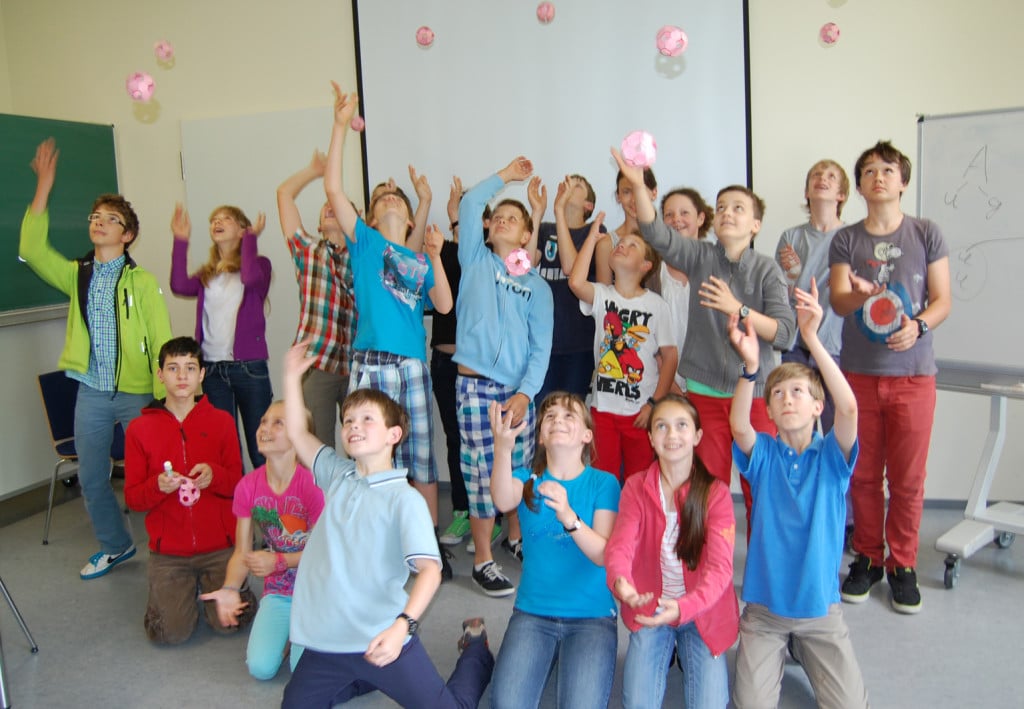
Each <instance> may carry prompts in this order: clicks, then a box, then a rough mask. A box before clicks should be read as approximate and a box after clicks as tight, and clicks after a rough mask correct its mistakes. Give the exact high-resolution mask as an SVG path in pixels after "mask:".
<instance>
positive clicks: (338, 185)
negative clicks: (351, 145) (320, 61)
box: [324, 81, 359, 240]
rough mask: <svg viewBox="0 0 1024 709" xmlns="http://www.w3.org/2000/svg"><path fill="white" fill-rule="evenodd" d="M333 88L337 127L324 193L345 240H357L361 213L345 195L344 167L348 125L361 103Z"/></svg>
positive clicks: (326, 171)
mask: <svg viewBox="0 0 1024 709" xmlns="http://www.w3.org/2000/svg"><path fill="white" fill-rule="evenodd" d="M331 86H332V87H334V125H333V127H332V128H331V146H330V148H328V150H327V165H326V166H325V167H324V191H325V192H326V193H327V201H328V202H330V203H331V209H333V210H334V214H335V216H336V217H337V218H338V224H340V225H341V230H342V231H343V232H345V236H347V237H348V238H350V239H353V240H354V239H355V237H356V221H358V219H359V213H358V212H356V208H355V207H353V206H352V202H351V201H350V200H349V198H348V195H346V194H345V190H344V187H343V186H342V176H341V165H342V154H343V153H344V150H345V135H346V134H347V133H348V125H349V122H350V121H351V120H352V114H353V113H355V110H356V103H358V99H357V98H356V95H355V94H346V93H344V92H343V91H342V90H341V87H340V86H338V84H337V83H336V82H334V81H332V82H331Z"/></svg>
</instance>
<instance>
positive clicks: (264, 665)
mask: <svg viewBox="0 0 1024 709" xmlns="http://www.w3.org/2000/svg"><path fill="white" fill-rule="evenodd" d="M291 610H292V597H291V596H279V595H277V594H274V593H268V594H267V595H266V596H264V597H263V598H261V599H260V609H259V611H258V612H257V613H256V618H255V619H254V620H253V622H252V629H251V630H250V631H249V647H248V648H247V649H246V652H245V664H246V665H248V667H249V674H251V675H252V676H253V677H255V678H256V679H273V678H274V676H275V675H276V674H277V671H278V670H279V669H280V668H281V662H282V661H283V660H284V651H285V648H286V647H287V646H288V627H289V623H290V620H291ZM301 656H302V648H301V647H300V646H298V645H292V650H291V657H290V658H289V662H288V664H290V665H291V668H292V670H293V671H294V670H295V665H296V664H297V663H298V662H299V658H300V657H301Z"/></svg>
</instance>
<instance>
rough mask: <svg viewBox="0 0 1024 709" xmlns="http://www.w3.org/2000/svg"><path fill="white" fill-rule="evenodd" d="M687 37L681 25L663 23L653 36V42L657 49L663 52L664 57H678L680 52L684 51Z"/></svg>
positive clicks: (687, 40)
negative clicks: (654, 36)
mask: <svg viewBox="0 0 1024 709" xmlns="http://www.w3.org/2000/svg"><path fill="white" fill-rule="evenodd" d="M689 41H690V40H689V39H688V38H687V36H686V33H685V32H683V29H682V28H681V27H674V26H673V25H665V26H664V27H662V28H661V29H660V30H658V34H657V36H656V38H655V43H656V44H657V45H658V51H659V52H661V53H662V54H664V55H665V56H666V57H678V56H679V55H680V54H682V53H683V52H685V51H686V45H687V44H688V43H689Z"/></svg>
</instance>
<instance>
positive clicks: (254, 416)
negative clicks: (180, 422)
mask: <svg viewBox="0 0 1024 709" xmlns="http://www.w3.org/2000/svg"><path fill="white" fill-rule="evenodd" d="M203 393H204V394H206V398H207V399H209V400H210V403H211V404H213V405H214V406H216V407H217V408H218V409H220V410H221V411H227V412H228V413H229V414H231V415H232V416H233V417H235V418H236V419H237V418H238V416H239V414H241V417H242V429H243V430H244V431H245V447H246V448H247V449H248V450H249V460H251V461H252V467H253V468H258V467H260V466H261V465H263V463H265V462H266V459H265V458H264V457H263V454H261V453H260V451H259V448H258V447H257V444H256V429H257V428H259V427H260V419H261V418H263V414H264V413H265V412H266V410H267V409H268V408H269V407H270V402H271V401H273V400H274V392H273V391H272V390H271V388H270V372H269V370H268V369H267V360H265V359H251V360H248V361H245V362H209V363H207V365H206V378H205V379H203Z"/></svg>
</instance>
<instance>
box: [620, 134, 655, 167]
mask: <svg viewBox="0 0 1024 709" xmlns="http://www.w3.org/2000/svg"><path fill="white" fill-rule="evenodd" d="M657 152H658V144H657V143H655V142H654V136H653V135H651V134H650V133H648V132H647V131H643V130H635V131H633V132H632V133H630V134H629V135H627V136H626V137H625V138H623V139H622V159H623V160H625V161H626V164H627V165H632V166H633V167H650V166H651V165H653V164H654V160H655V158H656V157H657Z"/></svg>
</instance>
